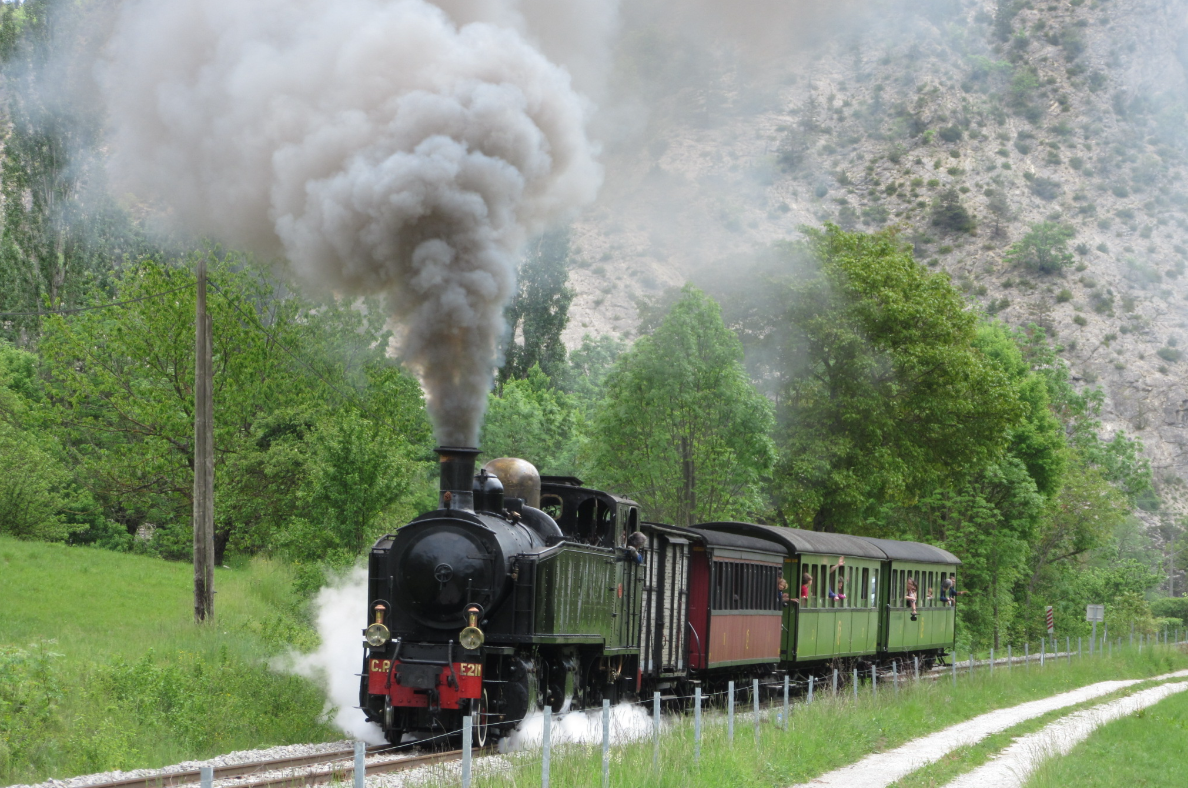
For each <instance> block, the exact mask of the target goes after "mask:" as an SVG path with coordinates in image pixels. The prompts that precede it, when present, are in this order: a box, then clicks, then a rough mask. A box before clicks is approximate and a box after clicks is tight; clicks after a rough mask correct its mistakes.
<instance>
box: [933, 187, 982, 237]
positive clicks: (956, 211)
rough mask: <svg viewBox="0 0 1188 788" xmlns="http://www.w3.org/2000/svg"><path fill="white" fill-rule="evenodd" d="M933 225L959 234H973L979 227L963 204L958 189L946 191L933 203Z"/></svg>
mask: <svg viewBox="0 0 1188 788" xmlns="http://www.w3.org/2000/svg"><path fill="white" fill-rule="evenodd" d="M932 223H933V224H934V225H935V226H937V227H940V228H941V229H944V230H949V231H952V232H958V233H968V232H973V230H974V228H975V227H977V222H975V221H974V218H973V215H972V214H971V213H970V212H969V210H968V209H967V208H966V207H965V206H964V205H963V204H962V203H961V195H960V194H959V193H958V192H957V190H956V189H946V190H945V191H944V192H942V193H941V194H940V195H939V196H938V197H937V198H936V200H935V201H934V202H933V204H932Z"/></svg>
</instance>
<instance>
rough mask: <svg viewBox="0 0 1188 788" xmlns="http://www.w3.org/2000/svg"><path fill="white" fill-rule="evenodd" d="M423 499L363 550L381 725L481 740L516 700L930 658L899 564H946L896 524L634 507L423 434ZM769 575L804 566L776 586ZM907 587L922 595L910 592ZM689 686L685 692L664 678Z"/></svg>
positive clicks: (506, 717) (554, 705) (369, 682)
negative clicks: (431, 480)
mask: <svg viewBox="0 0 1188 788" xmlns="http://www.w3.org/2000/svg"><path fill="white" fill-rule="evenodd" d="M437 453H438V455H439V457H440V463H441V489H440V501H439V508H438V509H437V510H436V511H433V512H428V513H426V514H423V515H421V516H419V517H417V518H415V519H414V520H412V521H411V522H410V523H408V524H407V525H405V526H404V527H402V528H400V529H399V530H398V531H397V532H396V533H395V534H394V535H389V536H385V537H384V538H382V539H380V540H379V541H378V542H376V544H375V545H374V547H372V549H371V554H370V563H369V578H368V598H369V602H368V610H367V615H368V622H369V625H368V627H367V629H366V630H364V636H365V643H364V663H363V673H362V681H361V687H360V706H361V707H362V709H363V711H364V713H365V714H366V715H367V718H368V719H370V720H371V721H373V722H375V723H377V724H379V725H380V726H381V727H382V728H383V730H384V734H385V735H386V736H387V738H388V740H389V741H392V742H399V741H400V740H401V739H402V737H403V736H404V735H405V734H413V735H418V736H419V735H427V734H434V733H444V732H449V731H456V730H458V729H460V728H461V719H462V717H463V716H465V715H467V714H470V715H473V719H474V738H475V742H476V743H477V744H479V745H484V744H486V743H487V742H488V741H489V740H490V739H492V738H496V737H498V736H500V735H503V734H505V733H507V732H508V731H510V730H511V729H512V728H514V726H515V725H516V724H517V723H518V722H519V721H520V720H522V719H523V718H524V717H526V716H527V715H528V714H529V713H530V712H531V711H534V710H538V709H544V708H546V707H548V708H550V709H551V710H552V711H554V712H562V711H566V710H568V709H576V708H585V707H590V706H595V705H600V704H601V701H602V699H604V698H608V699H610V700H611V701H612V703H613V702H617V701H618V700H619V699H620V698H634V697H638V696H639V695H640V694H641V693H650V692H651V691H653V690H660V691H661V692H663V693H665V694H670V695H671V694H673V693H674V691H678V690H681V689H684V690H687V689H688V688H689V686H691V685H692V684H694V683H698V682H709V683H718V682H724V681H726V680H728V679H737V678H747V677H752V676H756V677H774V676H779V675H781V674H783V673H786V672H800V673H803V672H811V671H813V670H820V669H822V668H823V667H824V666H825V665H827V664H831V663H832V662H834V661H836V660H839V659H841V660H852V661H864V662H874V661H890V660H896V659H902V658H905V657H908V658H910V657H912V656H920V657H923V659H924V661H925V664H930V663H931V662H932V661H935V660H939V659H941V658H942V657H943V655H944V653H945V649H946V648H951V646H952V643H953V623H954V612H953V607H952V603H951V602H950V601H949V600H943V599H940V598H939V597H937V596H933V598H931V599H928V600H926V601H925V602H924V603H923V604H922V605H921V606H920V608H919V610H918V613H919V615H918V616H915V615H913V616H912V617H911V618H910V620H909V618H908V609H907V607H906V603H904V602H903V596H904V593H903V589H904V584H905V583H906V580H907V578H909V577H914V578H915V579H916V581H917V585H918V587H919V588H926V587H927V588H933V587H935V588H938V589H939V588H942V581H943V579H944V578H945V577H949V576H951V574H952V572H953V571H954V570H955V567H956V565H957V564H959V563H960V562H959V561H958V560H957V559H956V558H955V557H954V556H953V555H952V554H950V553H947V552H945V551H944V550H940V549H938V548H935V547H932V546H929V545H923V544H918V543H913V542H894V541H891V540H882V539H865V538H862V537H854V536H845V535H841V534H823V533H816V532H807V531H798V530H795V529H788V528H775V527H771V526H763V525H755V524H752V523H707V524H703V525H700V526H697V527H695V528H680V527H676V526H671V525H663V524H659V523H645V522H642V521H641V518H640V511H639V506H638V505H637V504H636V503H635V502H633V501H630V500H627V499H624V498H619V497H616V496H614V495H610V494H608V493H605V492H602V491H599V490H593V489H589V488H585V487H583V486H582V484H581V482H580V480H578V479H575V478H572V477H556V476H545V477H541V476H540V475H539V474H538V473H537V471H536V469H535V468H534V467H533V466H532V465H531V464H529V463H527V462H525V461H524V460H518V459H511V458H504V459H498V460H493V461H491V462H489V463H487V464H486V465H485V466H484V467H483V468H482V469H481V470H480V471H479V473H478V474H475V472H474V470H475V461H476V457H477V455H478V452H477V451H476V450H475V449H469V448H439V449H437ZM781 578H787V581H788V582H789V584H790V585H791V586H792V590H793V593H792V596H793V597H795V596H796V594H795V590H796V588H797V587H800V586H801V585H802V584H801V579H802V578H813V579H814V580H815V581H816V586H815V587H814V583H813V582H809V583H805V584H804V586H805V588H806V589H808V590H807V592H806V593H805V595H804V596H803V597H801V598H799V599H798V600H797V602H796V603H793V604H789V600H788V599H787V598H786V597H785V596H784V595H783V593H782V592H781V589H782V587H783V585H782V584H781V583H780V579H781ZM921 596H923V594H921ZM680 694H687V692H680Z"/></svg>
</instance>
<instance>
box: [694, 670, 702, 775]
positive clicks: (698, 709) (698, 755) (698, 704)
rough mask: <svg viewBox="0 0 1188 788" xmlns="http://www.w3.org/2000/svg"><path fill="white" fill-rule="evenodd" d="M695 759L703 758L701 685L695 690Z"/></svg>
mask: <svg viewBox="0 0 1188 788" xmlns="http://www.w3.org/2000/svg"><path fill="white" fill-rule="evenodd" d="M693 699H694V706H693V760H694V761H700V760H701V687H698V688H697V689H696V690H694V691H693Z"/></svg>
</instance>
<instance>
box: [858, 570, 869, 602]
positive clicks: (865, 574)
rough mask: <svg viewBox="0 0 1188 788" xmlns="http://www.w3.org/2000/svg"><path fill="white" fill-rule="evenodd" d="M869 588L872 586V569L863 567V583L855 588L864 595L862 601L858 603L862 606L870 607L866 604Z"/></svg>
mask: <svg viewBox="0 0 1188 788" xmlns="http://www.w3.org/2000/svg"><path fill="white" fill-rule="evenodd" d="M868 588H870V570H869V569H863V570H862V585H860V586H858V587H857V588H856V589H854V590H855V591H857V592H858V593H859V594H861V595H862V597H863V599H862V601H861V602H860V603H858V604H860V605H861V606H862V607H870V605H868V604H866V599H865V597H866V591H865V589H868Z"/></svg>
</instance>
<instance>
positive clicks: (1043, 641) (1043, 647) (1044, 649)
mask: <svg viewBox="0 0 1188 788" xmlns="http://www.w3.org/2000/svg"><path fill="white" fill-rule="evenodd" d="M1046 656H1048V640H1047V638H1040V667H1041V668H1042V667H1043V666H1044V657H1046Z"/></svg>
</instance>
